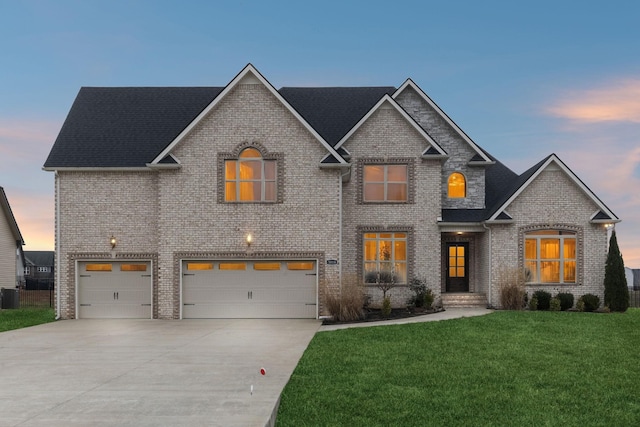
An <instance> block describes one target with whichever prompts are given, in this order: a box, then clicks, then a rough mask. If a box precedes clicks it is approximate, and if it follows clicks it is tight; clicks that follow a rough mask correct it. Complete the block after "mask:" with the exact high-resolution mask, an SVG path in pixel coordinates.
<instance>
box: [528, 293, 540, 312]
mask: <svg viewBox="0 0 640 427" xmlns="http://www.w3.org/2000/svg"><path fill="white" fill-rule="evenodd" d="M537 309H538V297H537V296H536V295H535V294H534V295H533V296H532V297H531V299H530V300H529V310H531V311H536V310H537Z"/></svg>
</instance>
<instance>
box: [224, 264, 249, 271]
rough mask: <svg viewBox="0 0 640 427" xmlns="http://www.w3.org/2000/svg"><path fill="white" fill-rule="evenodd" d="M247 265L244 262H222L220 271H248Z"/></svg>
mask: <svg viewBox="0 0 640 427" xmlns="http://www.w3.org/2000/svg"><path fill="white" fill-rule="evenodd" d="M246 269H247V264H246V263H244V262H221V263H220V270H246Z"/></svg>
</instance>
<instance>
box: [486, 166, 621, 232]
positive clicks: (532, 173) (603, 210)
mask: <svg viewBox="0 0 640 427" xmlns="http://www.w3.org/2000/svg"><path fill="white" fill-rule="evenodd" d="M549 167H557V168H558V169H559V170H561V171H562V172H564V173H565V174H566V176H567V177H569V179H570V180H571V181H573V183H574V184H576V186H577V187H578V188H579V189H580V190H581V191H582V192H583V193H584V194H585V195H586V196H587V197H588V198H590V199H591V200H592V201H593V203H594V204H596V205H597V206H598V208H599V211H597V212H596V213H594V215H592V217H591V222H607V223H611V222H620V219H619V218H618V217H617V216H616V215H615V214H614V213H613V212H612V211H611V210H610V209H609V208H608V207H607V206H606V205H605V204H604V203H603V202H602V201H601V200H600V199H599V198H598V196H596V195H595V193H594V192H593V191H591V189H590V188H589V187H587V186H586V185H585V183H584V182H582V181H581V180H580V178H578V176H577V175H576V174H575V173H573V171H572V170H571V169H569V167H568V166H567V165H565V164H564V163H563V162H562V161H561V160H560V158H559V157H558V156H556V155H555V154H551V155H549V156H548V157H546V158H545V159H543V160H542V161H540V162H539V163H537V164H536V165H535V166H533V167H532V168H530V169H529V170H527V171H525V172H524V173H523V174H522V175H520V177H519V179H518V180H517V182H516V185H514V187H513V188H512V189H511V191H510V192H509V193H507V194H506V195H505V197H504V198H503V201H501V203H500V204H499V205H498V206H497V207H496V209H495V210H494V211H493V213H492V214H491V216H490V217H489V219H488V221H496V220H497V221H499V220H500V218H501V216H502V214H503V213H504V210H505V209H506V208H507V206H509V205H510V204H511V203H512V202H513V201H514V200H515V199H516V198H517V197H518V196H519V195H520V194H522V192H523V191H524V190H525V189H526V188H527V187H528V186H529V185H530V184H531V183H532V182H533V181H535V179H536V178H537V177H538V176H539V175H540V174H541V173H542V172H543V171H544V170H545V169H547V168H549ZM605 217H608V219H605Z"/></svg>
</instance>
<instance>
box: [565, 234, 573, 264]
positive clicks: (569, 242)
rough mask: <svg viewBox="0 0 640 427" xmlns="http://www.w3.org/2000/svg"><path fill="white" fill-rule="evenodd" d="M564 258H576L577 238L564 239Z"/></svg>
mask: <svg viewBox="0 0 640 427" xmlns="http://www.w3.org/2000/svg"><path fill="white" fill-rule="evenodd" d="M564 258H565V259H575V258H576V241H575V239H564Z"/></svg>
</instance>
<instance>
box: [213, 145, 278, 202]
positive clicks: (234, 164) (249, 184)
mask: <svg viewBox="0 0 640 427" xmlns="http://www.w3.org/2000/svg"><path fill="white" fill-rule="evenodd" d="M276 169H277V162H276V160H265V159H263V158H262V155H261V154H260V152H259V151H258V150H257V149H255V148H246V149H244V150H242V152H241V153H240V156H239V158H238V159H234V160H225V162H224V174H225V190H224V194H225V201H227V202H275V201H276V197H277V194H276V176H277V173H276Z"/></svg>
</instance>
